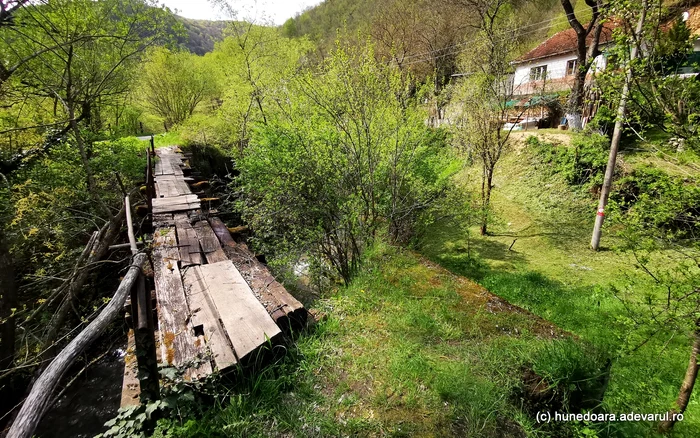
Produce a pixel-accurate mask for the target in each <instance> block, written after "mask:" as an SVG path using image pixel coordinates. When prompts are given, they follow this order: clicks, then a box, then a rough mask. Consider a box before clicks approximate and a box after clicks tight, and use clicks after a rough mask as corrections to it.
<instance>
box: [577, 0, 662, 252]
mask: <svg viewBox="0 0 700 438" xmlns="http://www.w3.org/2000/svg"><path fill="white" fill-rule="evenodd" d="M648 3H649V1H648V0H643V1H642V6H641V11H640V15H639V21H638V22H637V27H636V29H635V33H634V38H633V41H632V44H633V45H632V51H631V53H630V62H629V64H628V65H627V72H626V76H625V84H624V85H623V87H622V94H621V95H620V103H619V104H618V107H617V117H616V120H615V129H614V130H613V136H612V140H611V142H610V155H609V156H608V164H607V167H606V168H605V178H604V179H603V187H601V189H600V199H599V201H598V210H597V212H596V218H595V224H594V225H593V236H592V237H591V249H592V250H594V251H598V248H599V247H600V236H601V234H602V229H603V222H604V221H605V207H606V206H607V205H608V196H609V195H610V187H611V186H612V179H613V175H614V173H615V162H616V161H617V149H618V147H619V146H620V139H621V138H622V122H623V120H624V118H625V113H626V111H627V98H628V96H629V93H630V83H631V82H632V63H633V62H634V60H635V59H637V56H638V55H639V45H638V44H637V43H636V40H637V38H638V37H639V36H640V35H641V33H642V30H643V29H644V22H645V21H646V13H647V7H648Z"/></svg>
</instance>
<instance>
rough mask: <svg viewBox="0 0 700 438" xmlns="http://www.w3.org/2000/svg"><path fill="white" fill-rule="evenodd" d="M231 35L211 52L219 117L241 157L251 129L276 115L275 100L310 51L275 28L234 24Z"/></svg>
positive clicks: (305, 43)
mask: <svg viewBox="0 0 700 438" xmlns="http://www.w3.org/2000/svg"><path fill="white" fill-rule="evenodd" d="M231 31H232V35H231V36H229V37H227V38H226V39H225V40H224V41H222V42H221V43H219V44H217V46H216V50H215V51H214V52H213V53H212V54H211V55H212V62H213V64H215V65H216V66H217V68H216V71H218V77H219V78H220V79H219V80H220V83H221V88H222V101H223V102H222V105H221V108H220V110H219V117H220V118H221V119H222V120H224V121H225V123H226V124H227V125H229V126H228V129H229V131H230V132H231V137H232V141H231V143H233V144H235V145H237V146H238V153H239V154H241V155H242V154H243V153H244V151H245V149H246V147H247V144H248V142H249V141H250V137H251V131H252V127H253V126H255V124H256V123H263V124H265V123H267V118H268V115H269V113H270V112H273V111H276V107H277V104H276V103H275V102H274V96H276V95H277V94H278V91H279V90H280V89H282V88H284V87H285V86H286V82H287V81H288V80H289V78H290V77H292V76H294V74H295V71H296V70H297V69H298V68H299V62H300V61H301V60H302V59H303V57H304V56H305V55H306V54H307V53H308V52H309V51H310V50H311V45H310V44H309V42H308V41H307V40H306V39H305V38H300V39H294V40H292V39H289V38H284V37H282V36H280V34H279V31H278V30H277V29H274V28H269V27H266V26H261V25H256V24H254V23H242V22H241V23H238V22H237V23H233V24H232V28H231Z"/></svg>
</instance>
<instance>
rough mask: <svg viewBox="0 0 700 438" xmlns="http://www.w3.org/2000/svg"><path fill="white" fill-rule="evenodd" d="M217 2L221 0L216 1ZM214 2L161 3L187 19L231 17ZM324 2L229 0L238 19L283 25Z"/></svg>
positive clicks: (174, 0)
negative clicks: (299, 13) (308, 8)
mask: <svg viewBox="0 0 700 438" xmlns="http://www.w3.org/2000/svg"><path fill="white" fill-rule="evenodd" d="M215 1H216V2H218V1H221V0H215ZM215 1H212V0H159V3H162V4H164V5H165V6H167V7H169V8H170V9H171V10H172V11H173V12H176V11H175V9H177V12H176V13H177V14H178V15H180V16H182V17H186V18H195V19H199V20H227V19H231V17H230V16H229V15H228V14H226V13H223V12H222V11H221V8H218V7H215V6H214V5H213V3H214V2H215ZM321 1H322V0H228V4H230V5H231V6H233V8H234V9H235V10H236V12H237V14H238V16H237V17H236V18H238V19H245V20H251V19H254V20H255V22H262V21H267V22H270V21H272V22H273V23H274V24H278V25H279V24H282V23H284V22H285V21H286V20H287V19H288V18H291V17H293V16H294V15H296V14H297V13H298V12H301V11H303V10H304V9H306V8H307V7H309V6H315V5H317V4H319V3H321Z"/></svg>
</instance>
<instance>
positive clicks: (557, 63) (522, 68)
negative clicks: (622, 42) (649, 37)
mask: <svg viewBox="0 0 700 438" xmlns="http://www.w3.org/2000/svg"><path fill="white" fill-rule="evenodd" d="M573 59H576V54H575V53H568V54H565V55H559V56H552V57H550V58H544V59H538V60H535V61H532V62H524V63H522V64H518V65H517V66H516V67H515V75H514V77H513V87H514V94H516V95H524V94H539V93H543V92H556V91H563V90H567V89H570V88H571V85H572V84H573V80H574V76H573V75H570V76H567V75H566V65H567V63H568V62H569V61H570V60H573ZM542 65H546V66H547V79H546V81H544V83H543V81H530V69H531V68H533V67H539V66H542ZM606 65H607V63H606V59H605V56H603V55H599V56H598V57H596V59H595V60H594V61H593V65H592V66H591V70H590V71H589V72H588V73H589V74H592V73H595V72H596V71H600V70H604V69H605V67H606Z"/></svg>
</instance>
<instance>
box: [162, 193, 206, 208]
mask: <svg viewBox="0 0 700 438" xmlns="http://www.w3.org/2000/svg"><path fill="white" fill-rule="evenodd" d="M183 202H189V203H195V202H199V198H198V197H197V195H192V194H190V195H184V196H171V197H167V198H156V199H154V200H153V205H158V206H164V205H169V204H181V203H183Z"/></svg>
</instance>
